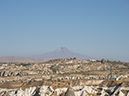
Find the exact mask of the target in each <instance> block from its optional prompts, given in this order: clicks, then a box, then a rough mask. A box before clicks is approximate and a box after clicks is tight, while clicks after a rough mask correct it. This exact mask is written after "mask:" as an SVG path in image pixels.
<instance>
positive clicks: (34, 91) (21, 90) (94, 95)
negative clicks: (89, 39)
mask: <svg viewBox="0 0 129 96" xmlns="http://www.w3.org/2000/svg"><path fill="white" fill-rule="evenodd" d="M76 82H77V81H70V83H69V82H66V81H62V82H51V81H49V82H48V81H46V82H45V81H32V80H31V81H29V82H27V83H26V82H23V83H19V82H11V83H9V82H8V83H6V84H3V85H2V84H0V85H1V88H0V95H1V96H129V86H128V85H129V82H120V81H117V82H116V81H103V82H102V83H101V84H100V85H99V84H98V85H97V86H86V85H74V86H71V84H75V83H76ZM105 83H106V84H107V85H104V84H105ZM69 84H70V85H69ZM108 84H109V85H111V86H109V85H108ZM14 85H17V86H14ZM125 85H127V86H125ZM6 86H7V87H6ZM19 86H20V87H19Z"/></svg>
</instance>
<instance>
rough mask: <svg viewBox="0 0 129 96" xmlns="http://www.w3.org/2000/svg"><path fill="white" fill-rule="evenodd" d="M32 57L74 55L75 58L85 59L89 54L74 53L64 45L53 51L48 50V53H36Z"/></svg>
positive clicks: (67, 56)
mask: <svg viewBox="0 0 129 96" xmlns="http://www.w3.org/2000/svg"><path fill="white" fill-rule="evenodd" d="M33 57H36V58H74V57H76V58H80V59H85V60H87V59H90V57H89V56H86V55H81V54H78V53H74V52H72V51H71V50H69V49H67V48H66V47H60V48H58V49H56V50H55V51H53V52H48V53H44V54H42V55H36V56H33Z"/></svg>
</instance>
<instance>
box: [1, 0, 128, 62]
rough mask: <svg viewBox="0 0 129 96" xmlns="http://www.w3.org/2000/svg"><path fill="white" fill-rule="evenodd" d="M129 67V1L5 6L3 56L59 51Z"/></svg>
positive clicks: (11, 2) (58, 0)
mask: <svg viewBox="0 0 129 96" xmlns="http://www.w3.org/2000/svg"><path fill="white" fill-rule="evenodd" d="M61 46H64V47H67V48H68V49H70V50H72V51H74V52H76V53H80V54H84V55H88V56H91V57H94V58H113V59H115V60H121V61H129V0H1V1H0V56H31V55H35V54H43V53H46V52H50V51H53V50H55V49H57V48H58V47H61Z"/></svg>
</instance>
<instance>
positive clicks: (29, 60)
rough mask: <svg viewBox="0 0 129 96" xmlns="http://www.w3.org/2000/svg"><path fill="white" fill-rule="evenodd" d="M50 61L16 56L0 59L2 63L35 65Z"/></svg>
mask: <svg viewBox="0 0 129 96" xmlns="http://www.w3.org/2000/svg"><path fill="white" fill-rule="evenodd" d="M48 60H50V59H42V58H28V57H16V56H6V57H0V62H6V63H9V62H13V63H34V62H45V61H48Z"/></svg>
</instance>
